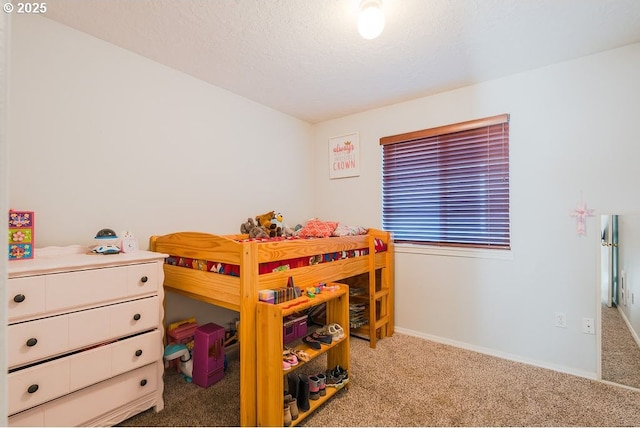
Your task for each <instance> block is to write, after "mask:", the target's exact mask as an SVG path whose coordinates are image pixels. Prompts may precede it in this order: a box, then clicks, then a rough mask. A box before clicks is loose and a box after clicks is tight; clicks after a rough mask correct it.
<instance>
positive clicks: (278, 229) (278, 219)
mask: <svg viewBox="0 0 640 428" xmlns="http://www.w3.org/2000/svg"><path fill="white" fill-rule="evenodd" d="M283 233H284V221H282V214H280V213H275V214H274V215H273V217H272V218H271V226H270V230H269V236H271V237H273V236H282V235H283Z"/></svg>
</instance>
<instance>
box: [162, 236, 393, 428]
mask: <svg viewBox="0 0 640 428" xmlns="http://www.w3.org/2000/svg"><path fill="white" fill-rule="evenodd" d="M150 249H151V250H152V251H156V252H160V253H165V254H169V255H170V257H168V258H167V259H166V260H165V265H164V273H165V279H164V287H165V289H166V290H167V291H172V292H176V293H179V294H182V295H184V296H187V297H190V298H193V299H196V300H199V301H203V302H207V303H210V304H213V305H216V306H221V307H224V308H227V309H230V310H233V311H236V312H239V315H240V323H239V325H238V342H239V348H240V424H241V425H242V426H255V425H256V423H257V414H256V408H257V394H256V381H257V379H256V376H257V357H256V341H257V339H256V330H257V329H256V307H257V303H258V300H259V299H258V292H259V290H263V289H275V288H280V287H284V286H286V284H287V280H288V279H289V277H292V278H293V279H294V283H295V285H296V286H298V287H300V288H302V289H304V288H305V287H309V286H314V285H316V284H318V283H325V282H343V283H347V284H349V283H350V282H358V283H359V285H358V286H359V287H362V284H363V282H364V283H366V288H367V290H366V294H364V295H361V296H359V297H358V299H359V300H360V301H363V299H365V300H366V302H365V303H366V304H367V311H366V312H367V317H368V321H369V322H368V324H367V325H364V326H362V327H360V328H359V329H358V330H357V333H358V334H359V335H366V336H367V338H368V339H369V341H370V346H371V347H372V348H375V346H376V341H377V340H378V339H381V338H384V337H386V336H391V335H392V334H393V325H394V323H393V287H394V248H393V236H392V234H391V233H390V232H386V231H382V230H376V229H369V230H368V232H367V233H366V234H364V235H356V236H345V237H330V238H313V239H282V240H267V241H263V242H261V241H256V240H248V239H247V235H225V236H221V235H212V234H208V233H201V232H178V233H171V234H168V235H163V236H152V237H151V242H150ZM301 260H304V261H306V262H307V263H298V262H299V261H301ZM309 260H313V261H314V262H317V264H309V263H308V262H309ZM279 263H284V264H288V266H287V267H286V268H275V269H271V268H272V267H273V266H274V264H276V265H277V264H279ZM265 267H266V268H268V269H269V271H268V273H267V272H265ZM223 271H224V272H223ZM261 272H264V273H261ZM343 327H345V328H346V326H343Z"/></svg>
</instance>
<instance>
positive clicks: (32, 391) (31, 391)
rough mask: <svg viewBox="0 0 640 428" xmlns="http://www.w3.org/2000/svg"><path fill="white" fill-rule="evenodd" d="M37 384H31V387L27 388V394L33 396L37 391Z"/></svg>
mask: <svg viewBox="0 0 640 428" xmlns="http://www.w3.org/2000/svg"><path fill="white" fill-rule="evenodd" d="M38 388H39V387H38V384H33V385H31V386H30V387H29V388H27V392H28V393H29V394H33V393H34V392H36V391H37V390H38Z"/></svg>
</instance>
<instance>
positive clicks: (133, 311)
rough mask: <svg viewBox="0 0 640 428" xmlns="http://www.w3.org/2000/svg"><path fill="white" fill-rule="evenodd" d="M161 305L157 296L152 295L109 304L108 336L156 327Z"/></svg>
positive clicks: (158, 323)
mask: <svg viewBox="0 0 640 428" xmlns="http://www.w3.org/2000/svg"><path fill="white" fill-rule="evenodd" d="M161 305H162V303H161V302H160V299H159V298H158V296H154V297H149V298H146V299H139V300H133V301H131V302H126V303H122V304H119V305H113V306H111V307H110V308H111V323H110V328H111V331H110V336H111V337H121V336H127V335H130V334H134V333H139V332H141V331H144V330H150V329H152V328H155V327H158V326H159V325H160V311H159V310H158V308H160V307H161Z"/></svg>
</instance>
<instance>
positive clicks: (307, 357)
mask: <svg viewBox="0 0 640 428" xmlns="http://www.w3.org/2000/svg"><path fill="white" fill-rule="evenodd" d="M291 351H292V352H293V353H294V355H295V356H296V357H298V361H304V362H305V363H306V362H307V361H310V360H311V356H310V355H309V354H307V353H306V352H304V351H303V350H302V349H292V350H291Z"/></svg>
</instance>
